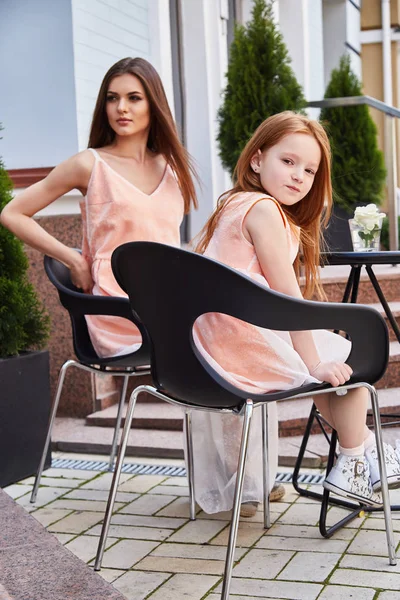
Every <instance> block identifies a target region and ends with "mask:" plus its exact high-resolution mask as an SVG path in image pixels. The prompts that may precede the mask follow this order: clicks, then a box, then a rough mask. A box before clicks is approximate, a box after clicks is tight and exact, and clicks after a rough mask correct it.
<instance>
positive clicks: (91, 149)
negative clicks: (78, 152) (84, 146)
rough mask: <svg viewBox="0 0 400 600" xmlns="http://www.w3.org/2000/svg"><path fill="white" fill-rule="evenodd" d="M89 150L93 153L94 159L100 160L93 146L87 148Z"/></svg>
mask: <svg viewBox="0 0 400 600" xmlns="http://www.w3.org/2000/svg"><path fill="white" fill-rule="evenodd" d="M88 150H89V152H91V153H92V154H93V156H94V157H95V159H96V160H101V156H100V154H99V153H98V152H97V150H95V149H94V148H88Z"/></svg>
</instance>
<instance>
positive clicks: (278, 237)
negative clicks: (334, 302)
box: [243, 201, 351, 385]
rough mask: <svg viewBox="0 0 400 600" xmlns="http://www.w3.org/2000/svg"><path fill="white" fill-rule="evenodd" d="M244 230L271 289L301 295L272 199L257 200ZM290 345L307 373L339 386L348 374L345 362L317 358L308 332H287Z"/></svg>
mask: <svg viewBox="0 0 400 600" xmlns="http://www.w3.org/2000/svg"><path fill="white" fill-rule="evenodd" d="M243 233H244V234H245V236H246V237H247V238H248V239H250V240H251V242H252V243H253V245H254V249H255V252H256V255H257V258H258V261H259V263H260V266H261V269H262V271H263V273H264V276H265V278H266V280H267V281H268V284H269V285H270V287H271V288H272V289H273V290H276V291H277V292H281V293H282V294H286V295H287V296H292V297H294V298H301V299H302V298H303V295H302V293H301V290H300V287H299V284H298V282H297V279H296V275H295V272H294V269H293V265H292V262H291V259H290V258H291V257H290V252H289V244H288V238H287V231H286V228H285V225H284V222H283V219H282V215H281V214H280V211H279V208H278V207H277V206H276V204H275V203H274V202H271V201H267V202H264V201H261V202H258V203H257V204H256V205H255V206H254V207H253V208H252V209H251V210H250V211H249V213H248V215H247V216H246V219H245V221H244V226H243ZM290 335H291V338H292V343H293V347H294V349H295V350H296V352H298V353H299V354H300V356H301V358H302V359H303V361H304V363H305V364H306V366H307V368H308V369H309V371H310V373H311V374H312V375H314V376H315V377H316V378H317V379H320V380H321V381H329V383H331V384H332V385H341V384H343V383H345V381H347V380H348V379H349V377H350V375H351V368H350V367H349V366H348V365H346V364H344V363H337V362H330V363H322V362H321V361H320V358H319V355H318V351H317V348H316V346H315V343H314V338H313V336H312V333H311V332H310V331H292V332H290Z"/></svg>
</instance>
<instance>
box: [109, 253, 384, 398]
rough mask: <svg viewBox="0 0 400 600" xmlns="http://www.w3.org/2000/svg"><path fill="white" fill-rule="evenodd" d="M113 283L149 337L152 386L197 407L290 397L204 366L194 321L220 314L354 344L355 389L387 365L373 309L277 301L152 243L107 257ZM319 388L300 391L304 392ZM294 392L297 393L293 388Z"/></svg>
mask: <svg viewBox="0 0 400 600" xmlns="http://www.w3.org/2000/svg"><path fill="white" fill-rule="evenodd" d="M111 262H112V268H113V271H114V275H115V278H116V280H117V281H118V283H119V285H120V286H121V288H122V289H123V290H124V291H125V292H126V293H127V294H128V296H129V299H130V302H131V305H132V308H133V309H134V310H135V311H136V313H137V315H139V317H140V319H141V320H142V322H143V324H144V326H145V327H146V330H147V331H148V334H149V338H150V349H151V365H152V374H153V379H154V381H155V382H156V385H157V386H158V387H159V389H160V390H164V391H165V392H167V393H169V394H170V395H171V396H173V397H175V398H177V399H178V400H181V401H184V402H187V403H190V404H193V405H199V406H210V407H212V406H215V407H218V408H224V407H225V408H232V407H235V406H236V407H238V406H239V405H240V404H241V403H243V401H244V399H245V398H252V399H254V400H260V401H261V400H276V399H279V398H284V397H286V396H287V395H288V394H287V392H286V391H285V392H277V393H268V394H250V393H248V392H244V391H243V390H239V389H238V388H236V387H235V386H233V385H231V384H230V383H228V382H227V381H225V380H224V379H223V378H221V377H220V376H219V375H218V373H216V372H215V371H214V369H212V367H211V366H210V365H209V364H208V363H207V362H206V361H205V360H204V358H203V357H202V355H201V354H200V353H199V351H198V350H197V348H196V346H195V344H194V341H193V335H192V328H193V324H194V322H195V321H196V319H197V318H198V317H199V316H200V315H202V314H204V313H208V312H217V313H225V314H227V315H231V316H234V317H236V318H238V319H241V320H243V321H247V322H249V323H252V324H253V325H257V326H259V327H264V328H267V329H275V330H281V331H295V330H303V329H337V330H342V331H346V332H347V333H348V334H349V336H350V338H351V340H352V350H351V353H350V356H349V359H348V363H349V364H350V366H351V367H352V368H353V371H354V374H353V377H352V380H351V381H353V382H356V381H365V382H368V383H371V384H372V383H374V382H375V381H377V380H378V379H380V377H381V376H382V375H383V373H384V372H385V369H386V365H387V360H388V352H389V350H388V348H389V344H388V332H387V327H386V325H385V322H384V320H383V319H382V317H381V316H380V315H379V313H378V312H377V311H375V310H374V309H370V308H367V307H364V306H359V305H345V304H333V303H322V302H310V301H306V300H297V299H295V298H291V297H288V296H285V295H283V294H279V293H277V292H274V291H272V290H270V289H267V288H265V287H264V286H262V285H259V284H257V283H255V282H254V281H253V280H251V279H250V278H248V277H246V276H245V275H242V274H240V273H239V272H237V271H235V270H233V269H230V268H229V267H227V266H225V265H223V264H221V263H219V262H217V261H214V260H211V259H209V258H205V257H204V256H201V255H198V254H195V253H192V252H187V251H185V250H180V249H178V248H173V247H170V246H165V245H163V244H156V243H152V242H130V243H128V244H124V245H122V246H120V247H118V248H117V249H116V250H115V251H114V253H113V255H112V261H111ZM315 387H316V386H315V385H311V386H303V388H301V390H302V391H308V390H310V389H314V388H315ZM298 389H299V388H298Z"/></svg>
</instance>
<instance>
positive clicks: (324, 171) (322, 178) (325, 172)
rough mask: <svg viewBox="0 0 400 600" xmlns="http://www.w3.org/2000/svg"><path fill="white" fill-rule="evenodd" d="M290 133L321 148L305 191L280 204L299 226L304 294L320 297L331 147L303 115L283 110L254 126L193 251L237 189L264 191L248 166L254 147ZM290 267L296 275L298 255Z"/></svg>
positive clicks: (319, 128) (204, 241)
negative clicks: (299, 197) (226, 188)
mask: <svg viewBox="0 0 400 600" xmlns="http://www.w3.org/2000/svg"><path fill="white" fill-rule="evenodd" d="M292 133H303V134H306V135H311V136H313V137H314V138H315V140H316V141H317V142H318V145H319V147H320V150H321V162H320V165H319V167H318V171H317V172H316V174H315V178H314V183H313V185H312V187H311V189H310V191H309V192H308V194H307V195H306V196H305V197H304V198H303V199H302V200H301V201H300V202H298V203H297V204H294V205H293V206H286V205H284V204H281V205H280V206H281V208H282V210H283V211H284V213H285V214H286V216H287V218H288V221H289V223H291V224H294V225H298V226H299V227H300V243H301V249H302V255H303V257H302V262H303V264H304V267H305V291H304V296H305V297H306V298H311V297H312V296H313V295H314V292H317V294H318V296H319V297H324V293H323V290H322V287H321V285H320V279H319V271H318V265H319V262H320V251H321V250H320V249H321V245H322V244H323V237H322V228H326V225H327V223H328V220H329V216H330V213H331V209H332V184H331V149H330V144H329V140H328V136H327V134H326V132H325V130H324V128H323V127H322V125H320V124H319V123H318V122H317V121H313V120H311V119H309V118H307V117H305V116H304V115H300V114H296V113H294V112H291V111H285V112H282V113H279V114H277V115H273V116H272V117H269V118H268V119H266V120H265V121H264V122H263V123H261V125H260V126H259V127H258V128H257V129H256V131H255V132H254V134H253V135H252V137H251V138H250V140H249V141H248V142H247V144H246V146H245V148H244V150H243V152H242V153H241V155H240V157H239V160H238V163H237V165H236V168H235V171H234V173H233V179H234V187H233V188H232V189H231V190H229V191H227V192H225V193H224V194H222V196H220V197H219V199H218V204H217V207H216V209H215V211H214V213H213V214H212V215H211V217H210V218H209V220H208V221H207V223H206V225H205V226H204V228H203V229H202V231H201V232H200V236H199V241H198V243H197V246H196V251H197V252H200V253H203V252H204V251H205V249H206V248H207V246H208V244H209V242H210V240H211V237H212V235H213V233H214V231H215V228H216V227H217V225H218V222H219V220H220V218H221V215H222V212H223V209H224V208H225V206H226V205H227V204H228V203H229V202H230V200H232V198H233V196H234V195H235V194H237V193H240V192H262V193H265V192H266V190H264V189H263V187H262V185H261V181H260V175H259V174H258V173H255V172H254V171H253V169H252V167H251V159H252V158H253V156H254V155H255V154H256V153H257V151H258V150H261V152H265V151H266V150H268V149H269V148H272V147H273V146H275V145H276V144H277V143H278V142H279V141H280V140H281V139H282V138H283V137H285V136H287V135H289V134H292ZM294 268H295V271H296V275H297V276H299V271H300V257H299V255H298V256H297V258H296V260H295V263H294Z"/></svg>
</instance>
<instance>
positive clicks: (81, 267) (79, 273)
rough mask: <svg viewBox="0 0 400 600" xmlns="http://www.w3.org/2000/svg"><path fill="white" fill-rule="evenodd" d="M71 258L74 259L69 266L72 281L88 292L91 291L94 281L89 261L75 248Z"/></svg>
mask: <svg viewBox="0 0 400 600" xmlns="http://www.w3.org/2000/svg"><path fill="white" fill-rule="evenodd" d="M71 258H72V260H71V262H69V264H68V267H69V269H70V271H71V280H72V283H73V284H74V285H75V286H76V287H77V288H79V289H81V290H83V291H84V292H85V293H86V294H88V293H91V291H92V289H93V285H94V282H93V278H92V273H91V270H90V267H89V265H88V263H87V261H86V260H85V259H84V258H83V256H82V255H81V254H80V253H79V252H76V251H75V250H73V255H71Z"/></svg>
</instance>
